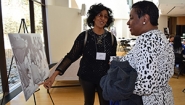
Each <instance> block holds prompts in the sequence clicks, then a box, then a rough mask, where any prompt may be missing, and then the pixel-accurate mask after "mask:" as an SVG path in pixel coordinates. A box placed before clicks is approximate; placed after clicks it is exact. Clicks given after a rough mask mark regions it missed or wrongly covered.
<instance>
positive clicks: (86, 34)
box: [84, 30, 114, 46]
mask: <svg viewBox="0 0 185 105" xmlns="http://www.w3.org/2000/svg"><path fill="white" fill-rule="evenodd" d="M87 36H88V30H86V32H85V38H84V46H85V44H86V42H87ZM111 39H112V45H113V44H114V36H113V34H112V33H111Z"/></svg>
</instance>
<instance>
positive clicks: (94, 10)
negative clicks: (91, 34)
mask: <svg viewBox="0 0 185 105" xmlns="http://www.w3.org/2000/svg"><path fill="white" fill-rule="evenodd" d="M103 10H106V11H107V12H108V16H109V18H108V21H107V24H106V25H105V26H104V28H105V27H109V26H110V24H111V23H112V22H113V21H114V18H113V15H112V10H111V9H110V8H108V7H106V6H104V5H103V4H101V3H99V4H94V5H92V6H91V7H90V9H89V10H88V12H87V24H88V26H89V27H92V26H94V21H93V20H94V18H95V17H96V16H97V15H98V14H99V13H100V12H101V11H103Z"/></svg>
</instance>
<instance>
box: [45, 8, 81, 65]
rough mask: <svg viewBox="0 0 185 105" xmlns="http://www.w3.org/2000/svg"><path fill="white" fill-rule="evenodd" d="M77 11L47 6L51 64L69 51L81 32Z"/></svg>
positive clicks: (79, 17)
mask: <svg viewBox="0 0 185 105" xmlns="http://www.w3.org/2000/svg"><path fill="white" fill-rule="evenodd" d="M78 12H79V9H73V8H66V7H60V6H52V5H48V6H47V18H48V35H49V47H50V48H49V49H50V59H51V63H53V62H58V61H60V59H61V58H63V57H64V55H66V54H67V52H69V51H70V49H71V47H72V45H73V43H74V40H75V39H76V37H77V35H78V34H79V33H80V32H81V16H80V15H79V14H78Z"/></svg>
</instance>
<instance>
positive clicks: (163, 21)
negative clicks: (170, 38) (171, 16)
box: [158, 16, 168, 32]
mask: <svg viewBox="0 0 185 105" xmlns="http://www.w3.org/2000/svg"><path fill="white" fill-rule="evenodd" d="M158 23H159V25H158V29H159V30H161V31H162V32H164V28H166V27H168V17H167V16H160V17H159V20H158Z"/></svg>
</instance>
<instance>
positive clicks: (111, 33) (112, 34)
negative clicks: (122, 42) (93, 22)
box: [111, 33, 114, 46]
mask: <svg viewBox="0 0 185 105" xmlns="http://www.w3.org/2000/svg"><path fill="white" fill-rule="evenodd" d="M111 38H112V46H113V44H114V36H113V34H112V33H111Z"/></svg>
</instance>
